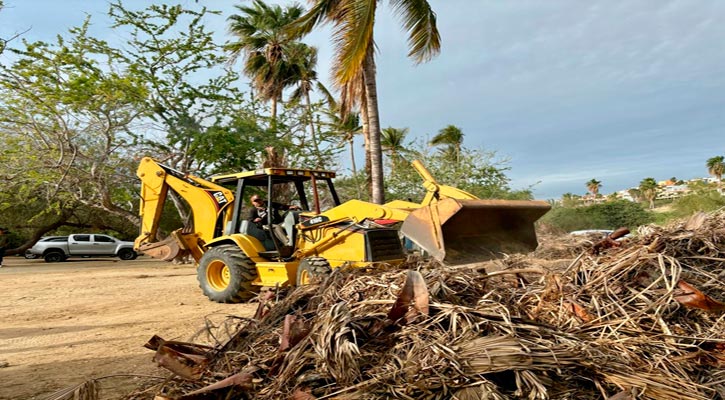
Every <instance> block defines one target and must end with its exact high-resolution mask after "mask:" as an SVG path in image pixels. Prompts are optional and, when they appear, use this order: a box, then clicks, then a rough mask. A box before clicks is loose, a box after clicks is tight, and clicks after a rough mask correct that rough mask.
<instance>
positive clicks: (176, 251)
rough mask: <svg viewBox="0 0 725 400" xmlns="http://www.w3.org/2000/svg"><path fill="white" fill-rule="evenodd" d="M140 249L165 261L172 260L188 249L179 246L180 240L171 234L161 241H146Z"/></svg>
mask: <svg viewBox="0 0 725 400" xmlns="http://www.w3.org/2000/svg"><path fill="white" fill-rule="evenodd" d="M138 249H139V251H141V252H143V253H144V254H146V255H148V256H150V257H153V258H158V259H160V260H164V261H172V260H173V259H175V258H176V257H178V256H179V255H181V253H182V252H183V251H186V250H184V249H182V248H181V247H180V246H179V242H178V241H177V240H176V238H174V237H173V236H169V237H168V238H166V239H164V240H162V241H160V242H154V243H144V244H142V245H141V246H139V248H138Z"/></svg>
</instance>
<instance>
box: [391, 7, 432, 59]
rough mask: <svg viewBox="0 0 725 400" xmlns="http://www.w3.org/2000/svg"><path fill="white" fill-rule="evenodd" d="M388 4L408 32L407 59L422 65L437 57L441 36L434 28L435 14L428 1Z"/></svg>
mask: <svg viewBox="0 0 725 400" xmlns="http://www.w3.org/2000/svg"><path fill="white" fill-rule="evenodd" d="M390 3H391V5H392V6H393V9H394V10H395V13H396V14H398V15H399V16H400V17H401V18H402V20H403V26H404V27H405V30H406V31H407V32H408V45H409V46H410V51H409V52H408V57H411V58H413V59H414V60H415V62H416V63H423V62H426V61H429V60H430V59H432V58H433V57H435V56H436V55H438V53H440V49H441V36H440V33H439V32H438V27H437V26H436V14H435V12H433V9H432V8H431V6H430V4H429V3H428V1H426V0H391V2H390Z"/></svg>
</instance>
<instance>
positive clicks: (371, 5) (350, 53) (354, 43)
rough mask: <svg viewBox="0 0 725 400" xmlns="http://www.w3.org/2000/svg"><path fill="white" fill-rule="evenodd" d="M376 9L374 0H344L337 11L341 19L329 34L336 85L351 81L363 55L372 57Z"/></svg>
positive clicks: (358, 70)
mask: <svg viewBox="0 0 725 400" xmlns="http://www.w3.org/2000/svg"><path fill="white" fill-rule="evenodd" d="M376 8H377V1H376V0H348V1H346V2H345V3H344V4H343V5H342V7H341V9H340V10H339V15H340V16H341V17H342V18H343V20H341V21H339V22H336V24H335V27H334V28H333V33H332V42H333V47H334V48H335V53H336V54H337V57H336V59H335V62H334V64H333V69H334V70H335V81H336V82H337V83H338V85H343V84H345V83H347V82H350V81H352V80H353V79H354V78H355V76H357V75H359V73H360V71H362V65H363V61H364V60H365V57H367V56H368V55H369V54H370V55H371V56H372V54H371V53H372V51H373V49H374V42H373V28H374V26H375V11H376Z"/></svg>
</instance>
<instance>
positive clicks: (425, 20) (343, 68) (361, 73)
mask: <svg viewBox="0 0 725 400" xmlns="http://www.w3.org/2000/svg"><path fill="white" fill-rule="evenodd" d="M377 5H378V1H377V0H342V1H328V0H315V2H314V3H313V5H312V8H311V9H310V10H309V11H308V12H307V13H306V14H305V15H304V16H302V17H301V18H300V19H299V20H298V21H297V22H296V23H295V26H294V30H295V31H296V33H300V34H307V33H309V32H310V31H311V30H312V29H313V28H314V27H315V26H316V25H318V24H321V23H325V22H330V23H332V25H333V30H332V36H333V41H334V42H335V44H336V56H335V61H334V64H333V74H334V79H335V83H336V84H337V86H338V87H340V88H345V87H347V89H348V90H349V93H352V94H353V95H354V96H356V97H358V98H360V104H361V105H362V106H363V110H364V112H363V126H367V127H368V135H367V136H368V139H369V146H368V147H367V150H368V153H369V155H370V160H371V171H370V176H371V179H372V187H371V188H372V200H373V202H375V203H378V204H382V203H383V202H384V201H385V193H384V190H385V188H384V183H383V162H382V148H381V145H380V138H381V133H380V122H379V113H378V99H377V86H376V78H375V54H374V40H373V30H374V29H373V28H374V26H375V12H376V10H377ZM393 6H394V8H395V10H396V11H397V13H398V14H399V15H400V16H401V17H402V19H403V26H404V27H405V29H406V30H407V31H408V34H409V40H408V42H409V45H410V52H409V53H408V55H409V56H410V57H412V58H413V59H414V60H415V61H416V62H424V61H427V60H429V59H431V58H432V57H433V56H435V55H436V54H437V53H438V52H439V50H440V35H439V33H438V28H437V27H436V16H435V13H434V12H433V10H432V9H431V7H430V4H429V3H428V1H426V0H420V1H410V0H402V1H396V2H394V3H393ZM361 86H362V87H361ZM343 91H346V90H345V89H343Z"/></svg>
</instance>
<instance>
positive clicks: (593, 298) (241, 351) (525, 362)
mask: <svg viewBox="0 0 725 400" xmlns="http://www.w3.org/2000/svg"><path fill="white" fill-rule="evenodd" d="M548 240H549V239H546V240H542V242H544V246H542V248H540V249H539V250H537V252H536V253H534V254H533V255H531V256H507V257H505V258H503V259H501V260H497V261H495V262H491V263H487V264H485V265H482V266H476V267H456V268H449V267H445V266H441V265H440V264H438V263H434V262H429V263H426V262H421V261H420V260H415V261H412V262H411V263H410V264H406V265H403V266H402V267H401V268H392V267H384V266H383V267H379V268H367V269H338V270H336V271H335V272H334V273H333V274H332V275H331V276H330V277H329V278H328V279H327V280H326V281H325V282H322V283H320V284H319V285H310V286H306V287H301V288H296V289H294V290H290V292H289V293H288V294H287V295H286V296H282V297H281V298H280V299H279V300H278V301H277V303H276V304H275V305H274V306H273V307H271V308H270V309H269V312H268V313H267V314H266V315H265V316H264V317H263V318H261V319H258V320H248V319H247V320H244V319H237V322H238V325H237V326H238V327H239V331H238V332H236V333H235V334H233V335H232V338H231V339H230V340H229V341H228V342H227V343H225V344H224V345H223V346H217V351H216V353H215V354H216V357H215V359H214V360H212V362H210V364H209V366H208V371H207V372H208V373H207V374H206V375H205V376H204V378H203V379H202V381H201V382H196V383H189V382H181V381H178V380H173V379H172V380H169V381H167V382H165V383H164V384H163V385H160V386H159V387H158V388H159V389H158V390H159V393H164V394H165V395H166V394H168V395H169V396H172V395H178V394H181V393H188V392H191V391H192V390H194V389H199V388H200V387H202V386H203V385H208V384H209V383H213V382H217V381H220V380H221V379H223V378H225V377H229V376H232V375H234V374H236V373H239V372H240V371H242V370H243V369H244V368H245V367H248V366H257V367H258V368H259V370H258V372H257V373H256V374H255V382H258V383H257V384H256V385H255V388H254V389H253V391H252V393H247V394H245V396H247V397H253V398H257V399H288V398H293V396H298V397H299V396H301V394H304V395H305V396H307V398H312V397H310V396H313V397H314V398H317V399H331V398H335V399H364V400H368V399H461V400H463V399H465V400H469V399H471V400H478V399H491V400H499V399H508V398H511V399H513V398H517V399H518V398H521V399H562V400H563V399H574V398H576V399H584V400H590V399H591V400H594V399H601V398H610V397H611V398H615V397H616V396H619V398H623V399H624V398H642V399H673V400H680V399H710V398H725V373H723V372H722V370H721V368H722V366H723V365H725V310H723V307H722V304H725V298H724V297H723V296H724V295H723V292H724V290H723V289H725V282H724V278H725V273H723V272H722V271H723V267H725V211H720V212H718V213H713V214H708V215H706V216H704V217H703V216H700V217H698V218H697V219H694V220H692V221H689V222H688V221H682V222H678V223H675V224H672V225H670V226H666V227H656V226H650V227H647V228H646V229H641V230H640V231H639V232H638V236H636V237H635V238H633V239H630V240H628V241H627V242H624V243H623V245H622V246H619V247H616V248H611V249H606V250H603V252H602V253H601V254H598V255H593V254H590V253H589V252H588V251H587V250H588V246H592V245H593V241H587V239H584V240H581V239H576V240H575V239H572V238H569V237H567V238H565V239H561V240H563V241H560V242H557V241H556V240H555V239H551V240H550V241H548ZM547 241H548V242H547ZM547 248H548V249H556V250H555V251H554V250H547ZM562 249H563V250H562ZM547 252H548V253H547ZM547 254H548V256H547ZM549 256H550V257H549ZM542 257H549V259H542ZM406 269H414V270H416V271H419V272H420V274H421V276H422V277H423V280H424V282H425V287H426V288H427V292H428V293H427V294H428V312H427V313H424V312H418V313H417V314H416V315H415V317H414V318H413V317H411V318H410V319H407V320H406V321H405V323H395V321H391V320H390V319H389V318H388V317H389V316H390V315H399V314H400V313H401V312H403V311H404V309H403V307H404V306H405V305H406V304H410V301H409V300H410V299H411V297H410V293H408V297H405V296H403V297H404V299H403V300H401V298H400V296H399V295H400V294H401V291H404V288H405V287H406V286H405V283H406V276H407V271H406ZM486 271H488V272H489V273H488V274H487V273H486ZM407 290H408V291H410V288H409V287H408V289H407ZM421 290H424V289H423V287H422V286H420V285H419V286H418V287H417V288H416V289H415V290H414V291H413V292H414V293H417V294H420V293H421ZM423 297H424V296H421V297H420V298H423ZM396 302H397V303H398V304H397V306H396ZM393 307H398V309H397V312H396V313H393V314H391V313H390V311H391V308H393ZM290 315H293V316H295V317H294V318H295V319H296V320H299V321H304V326H305V327H309V334H307V336H305V337H304V338H302V339H301V340H295V341H294V343H292V344H291V347H289V348H287V347H285V348H283V349H280V337H282V336H283V327H284V320H285V318H286V317H287V316H290ZM239 321H241V322H239ZM305 332H307V331H305ZM211 337H220V336H219V335H217V336H211ZM146 393H148V392H146ZM234 393H236V392H234V389H228V391H227V392H223V393H222V392H220V393H219V397H218V398H220V399H221V398H226V396H232V395H233V394H234ZM240 396H241V395H240ZM612 396H614V397H612ZM242 397H243V396H242ZM138 398H144V397H143V396H140V397H138ZM146 398H147V397H146Z"/></svg>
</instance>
